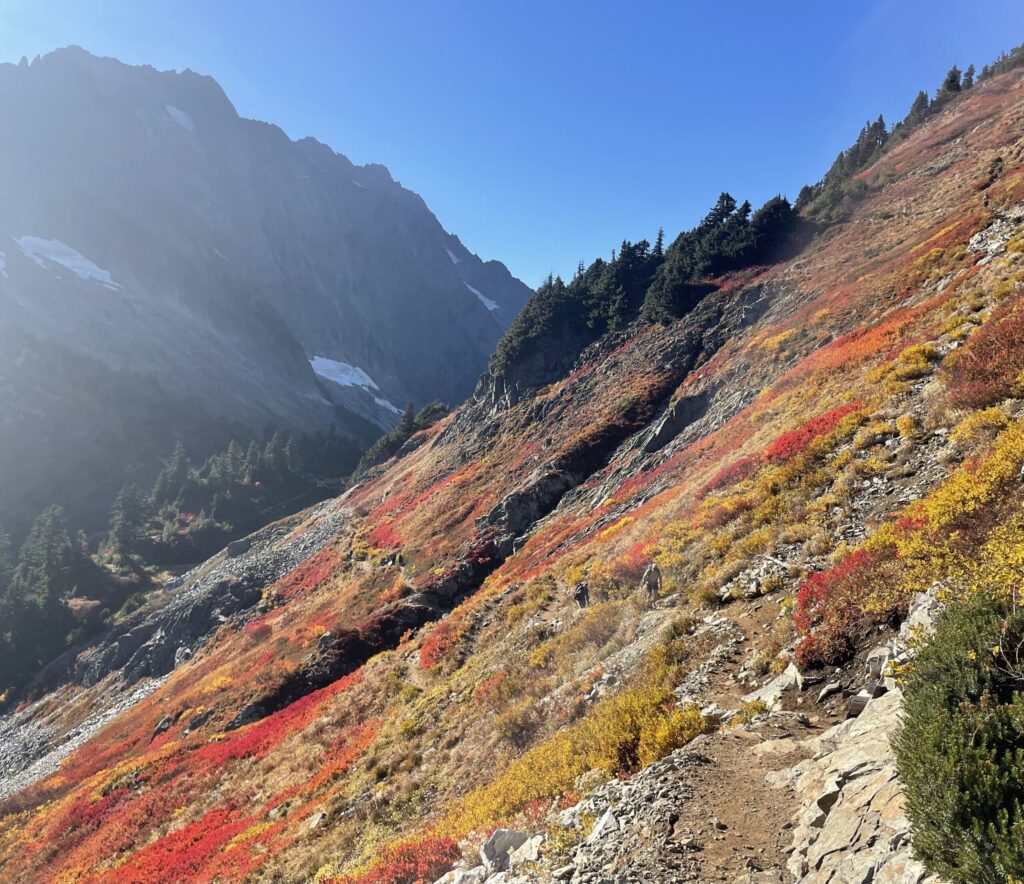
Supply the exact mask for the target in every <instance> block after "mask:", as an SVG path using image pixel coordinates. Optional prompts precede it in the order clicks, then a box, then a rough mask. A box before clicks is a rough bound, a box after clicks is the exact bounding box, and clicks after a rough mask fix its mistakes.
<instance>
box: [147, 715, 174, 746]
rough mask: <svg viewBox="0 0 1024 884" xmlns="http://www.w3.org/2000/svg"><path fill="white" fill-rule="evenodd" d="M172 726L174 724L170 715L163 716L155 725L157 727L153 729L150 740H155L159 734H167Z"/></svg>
mask: <svg viewBox="0 0 1024 884" xmlns="http://www.w3.org/2000/svg"><path fill="white" fill-rule="evenodd" d="M172 724H174V719H173V718H171V716H170V715H165V716H164V717H163V718H161V719H160V721H159V722H158V723H157V726H156V727H155V728H153V736H151V737H150V739H151V740H155V739H156V738H157V737H158V736H160V734H164V733H167V731H169V730H170V729H171V725H172Z"/></svg>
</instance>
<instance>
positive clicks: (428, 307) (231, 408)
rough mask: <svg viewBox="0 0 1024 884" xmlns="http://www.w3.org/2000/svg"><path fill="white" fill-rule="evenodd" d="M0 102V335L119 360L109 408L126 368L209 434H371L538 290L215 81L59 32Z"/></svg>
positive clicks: (497, 331) (43, 352) (476, 352)
mask: <svg viewBox="0 0 1024 884" xmlns="http://www.w3.org/2000/svg"><path fill="white" fill-rule="evenodd" d="M0 115H2V116H3V119H4V121H5V125H4V128H3V132H2V134H0V189H2V191H3V193H4V199H3V201H2V205H0V262H2V264H0V268H2V269H0V333H2V334H3V335H4V337H5V340H7V341H10V342H11V343H10V345H9V347H8V348H7V350H8V352H10V353H12V354H15V355H13V356H12V357H11V358H12V359H17V358H18V356H17V354H19V353H20V351H21V350H23V349H24V350H26V351H28V352H29V353H30V354H31V355H32V357H33V359H34V360H36V361H41V362H45V361H46V360H47V359H50V358H56V359H58V360H63V359H64V358H65V354H70V355H72V356H79V357H87V358H89V359H91V360H93V361H95V362H97V363H98V364H99V365H100V366H105V367H106V368H107V369H109V370H111V371H112V372H114V373H117V374H118V375H119V376H120V377H119V379H118V384H116V385H113V384H112V385H111V389H108V390H106V391H104V390H103V389H102V388H101V389H99V390H92V391H90V394H91V395H92V396H93V398H96V397H97V396H98V397H99V398H101V399H103V398H105V399H106V400H107V401H106V402H105V403H104V406H103V410H104V412H105V413H106V415H107V416H108V417H110V418H111V423H116V422H117V421H116V413H117V409H118V403H117V401H116V395H115V394H114V393H113V389H112V388H113V387H114V386H117V387H123V386H124V385H125V383H126V381H127V380H128V379H134V380H135V382H136V386H137V388H138V389H140V390H143V389H146V388H147V387H152V386H155V387H157V388H159V392H158V393H156V394H153V398H154V399H155V400H156V402H158V403H160V404H161V405H164V403H175V402H177V403H181V402H187V404H188V406H189V407H191V408H194V409H202V410H203V411H205V412H207V413H209V414H210V415H212V416H214V417H215V418H216V419H217V420H218V421H220V422H221V423H220V425H218V426H217V428H216V429H217V430H218V432H217V433H211V434H212V435H216V436H217V437H218V438H221V437H225V436H227V435H229V434H230V432H231V427H237V426H238V425H241V426H243V427H247V428H248V430H249V431H250V433H257V432H262V431H263V430H264V428H265V427H266V426H267V424H268V423H275V424H277V425H279V426H284V427H288V428H290V429H293V430H298V431H311V430H314V429H326V428H327V427H329V426H330V425H331V423H332V422H334V423H336V424H337V425H338V427H339V429H340V430H341V431H343V432H346V433H347V434H349V435H351V436H352V437H354V438H357V439H360V440H361V441H362V442H363V443H364V444H365V443H367V442H369V441H371V440H372V438H373V436H374V435H375V433H379V431H380V429H381V428H384V429H386V428H388V427H390V426H391V425H393V424H394V422H395V421H396V420H397V413H398V412H399V411H400V409H401V408H402V407H403V406H404V405H405V403H406V402H407V401H410V400H411V401H414V402H417V403H420V404H422V403H425V402H428V401H430V400H433V399H442V400H445V401H448V402H458V401H461V400H462V399H463V398H465V397H466V396H467V395H468V394H469V392H470V391H471V390H472V387H473V383H474V381H475V379H476V377H477V376H478V375H479V373H480V371H481V369H482V368H483V366H484V365H485V363H486V360H487V358H488V356H489V355H490V353H491V351H492V350H493V347H494V344H495V343H496V341H497V340H498V338H499V336H500V335H501V333H502V330H503V329H504V327H505V326H507V325H508V323H509V322H510V321H511V320H512V318H513V317H514V316H515V314H516V312H518V310H519V308H520V307H521V306H522V304H523V303H524V302H525V300H526V299H527V298H528V297H529V294H530V293H529V290H528V289H527V288H526V287H525V286H524V285H523V284H522V283H520V282H519V281H517V280H515V279H514V278H513V277H512V276H511V275H510V274H509V273H508V271H507V270H506V269H505V267H504V266H503V265H501V264H499V263H498V262H494V261H492V262H487V263H485V262H483V261H481V260H480V259H479V258H477V257H476V256H475V255H472V254H470V253H469V252H468V251H467V250H466V249H465V247H464V246H462V244H461V242H459V240H458V238H457V237H455V236H453V235H451V234H448V233H447V232H446V231H445V230H444V229H443V228H442V227H441V225H440V224H439V223H438V221H437V219H436V218H435V217H434V216H433V215H432V214H431V212H430V211H429V209H428V208H427V207H426V205H425V204H424V203H423V200H422V199H421V198H420V197H419V196H417V195H416V194H414V193H412V192H410V191H408V190H406V189H404V188H403V187H401V186H400V185H399V184H397V183H396V182H394V181H393V180H392V179H391V176H390V175H389V174H388V172H387V170H386V169H384V168H383V167H381V166H355V165H353V164H352V163H351V162H349V161H348V160H347V159H346V158H345V157H344V156H342V155H340V154H337V153H335V152H334V151H332V150H331V149H330V148H328V147H326V146H325V145H323V144H320V143H318V142H316V141H314V140H313V139H304V140H302V141H299V142H292V141H290V140H289V139H288V138H287V137H286V136H285V134H284V133H283V132H282V131H281V130H280V129H278V128H276V127H275V126H272V125H268V124H266V123H261V122H257V121H253V120H246V119H242V118H240V117H239V116H238V114H237V113H236V112H235V109H234V108H233V107H232V105H231V103H230V102H229V101H228V99H227V97H226V96H225V95H224V93H223V91H222V90H221V89H220V87H219V86H218V85H217V84H216V83H215V82H214V81H213V80H211V79H210V78H209V77H204V76H200V75H197V74H194V73H192V72H190V71H186V72H184V73H174V72H158V71H155V70H153V69H152V68H143V67H128V66H125V65H122V64H120V63H119V62H117V61H115V60H113V59H100V58H95V57H93V56H91V55H89V54H88V53H86V52H84V51H83V50H81V49H77V48H69V49H64V50H60V51H58V52H54V53H52V54H50V55H47V56H45V57H43V58H41V59H37V60H36V61H35V62H33V63H32V64H31V65H30V64H27V63H24V64H22V65H3V66H0ZM21 367H22V364H21V362H17V363H16V364H14V365H10V366H4V375H3V377H4V379H5V380H7V381H8V383H7V384H5V385H4V389H5V390H6V395H7V396H8V397H18V396H19V392H20V391H24V390H25V389H28V390H32V389H33V387H35V386H38V387H40V388H41V389H40V390H39V392H38V395H36V396H34V397H32V398H33V399H34V401H35V403H36V406H37V408H39V409H45V408H46V405H45V402H46V401H47V398H48V397H57V398H64V397H67V398H68V399H69V400H70V403H71V405H72V408H71V410H72V411H74V410H75V405H76V404H77V403H78V401H79V399H80V394H79V392H78V391H76V390H74V389H73V388H72V389H66V388H59V387H55V386H54V385H53V384H50V383H48V380H47V379H46V378H45V377H44V378H39V377H25V376H24V372H22V371H20V369H21ZM104 392H105V393H106V395H105V396H104ZM20 398H22V399H23V398H26V397H24V396H20ZM9 404H10V399H8V400H6V401H5V402H4V405H5V406H8V405H9ZM90 408H95V402H94V403H93V404H92V405H91V406H90ZM6 410H8V411H9V412H10V413H11V414H12V416H13V420H12V421H11V422H10V423H8V424H7V425H6V429H5V435H4V437H3V440H2V441H3V443H4V444H2V445H0V449H2V450H5V451H12V452H13V451H18V450H19V445H18V442H19V440H25V439H33V438H38V437H39V433H38V432H34V431H37V430H39V425H38V424H37V423H34V422H33V420H32V419H31V417H28V418H26V419H25V421H24V422H22V421H21V420H19V417H20V416H21V415H22V413H23V412H22V411H21V410H19V409H16V408H13V407H12V408H7V409H6ZM47 429H48V428H47ZM59 430H60V431H61V433H60V434H61V435H76V434H77V433H78V431H79V425H77V424H76V422H75V421H73V420H70V419H69V420H66V421H65V422H64V423H63V425H60V426H59ZM91 440H92V437H91V436H90V438H89V439H87V440H86V441H87V442H89V441H91ZM7 443H9V444H7ZM172 446H173V439H168V438H166V437H165V438H164V440H163V443H162V446H161V448H160V449H159V450H156V451H153V450H149V451H147V452H146V453H147V454H148V455H149V457H150V458H152V459H153V460H154V461H155V456H156V455H166V453H167V452H168V451H169V450H170V448H171V447H172ZM61 453H62V454H64V455H65V456H64V458H60V457H58V458H56V460H58V461H60V460H67V459H73V452H70V451H67V450H64V451H63V452H61ZM18 463H19V461H18V460H17V459H14V458H13V456H12V460H11V461H10V462H8V461H6V460H5V462H3V463H0V476H3V477H4V479H5V481H7V480H8V477H15V476H17V475H18V474H19V473H22V474H23V473H24V470H19V468H18ZM33 475H37V474H36V473H33ZM115 490H116V489H115ZM0 491H3V492H5V493H9V494H10V495H13V496H16V495H17V494H19V493H20V488H18V487H12V488H11V489H10V490H9V491H8V489H6V488H4V489H0ZM26 493H27V492H26ZM50 502H52V499H50V500H45V501H43V504H44V505H45V504H46V503H50ZM40 508H41V507H40Z"/></svg>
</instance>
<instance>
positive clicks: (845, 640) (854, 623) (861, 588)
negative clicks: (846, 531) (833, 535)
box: [793, 550, 876, 666]
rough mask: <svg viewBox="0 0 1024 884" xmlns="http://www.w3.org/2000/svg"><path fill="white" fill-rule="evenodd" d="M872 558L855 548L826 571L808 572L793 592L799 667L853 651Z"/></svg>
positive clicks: (834, 660) (830, 660) (835, 660)
mask: <svg viewBox="0 0 1024 884" xmlns="http://www.w3.org/2000/svg"><path fill="white" fill-rule="evenodd" d="M875 566H876V559H875V557H874V556H873V555H871V553H869V552H867V551H866V550H855V551H854V552H852V553H850V554H849V555H848V556H847V557H846V558H844V559H843V560H842V561H841V562H840V563H839V564H838V565H836V566H835V567H834V568H831V569H829V570H828V571H821V572H819V573H817V574H812V575H811V576H810V577H808V578H807V580H805V581H804V582H803V583H802V584H801V586H800V589H799V590H798V591H797V594H796V609H795V610H794V611H793V625H794V626H795V627H796V629H797V631H798V632H799V633H801V634H802V635H803V640H802V641H801V642H800V644H799V645H798V646H797V649H796V661H797V665H799V666H814V665H821V664H831V663H838V662H840V661H841V660H843V659H845V658H846V657H848V656H849V655H850V653H851V652H852V651H853V642H854V638H855V636H856V633H857V629H858V628H859V626H860V624H861V622H862V620H863V614H862V612H861V609H860V602H861V601H862V599H863V598H864V597H865V596H866V595H867V589H866V586H867V585H869V584H870V582H871V579H872V574H871V572H872V571H873V569H874V568H875Z"/></svg>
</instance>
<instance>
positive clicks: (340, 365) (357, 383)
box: [309, 356, 380, 390]
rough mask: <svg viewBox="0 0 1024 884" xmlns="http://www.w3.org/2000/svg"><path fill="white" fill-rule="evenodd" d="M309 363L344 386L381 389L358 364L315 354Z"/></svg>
mask: <svg viewBox="0 0 1024 884" xmlns="http://www.w3.org/2000/svg"><path fill="white" fill-rule="evenodd" d="M309 364H310V365H311V366H312V367H313V371H315V372H316V373H317V374H318V375H320V377H322V378H326V379H327V380H329V381H334V383H336V384H340V385H341V386H343V387H362V388H363V389H364V390H379V389H380V387H378V386H377V383H376V381H374V379H373V378H371V377H370V376H369V375H368V374H367V373H366V372H365V371H363V370H362V369H361V368H359V367H358V366H356V365H349V364H348V363H347V362H338V361H337V360H334V359H328V358H327V357H326V356H314V357H313V358H312V359H310V360H309Z"/></svg>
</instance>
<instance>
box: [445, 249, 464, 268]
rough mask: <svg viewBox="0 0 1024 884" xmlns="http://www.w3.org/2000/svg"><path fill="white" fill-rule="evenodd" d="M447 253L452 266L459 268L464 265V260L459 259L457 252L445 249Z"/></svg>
mask: <svg viewBox="0 0 1024 884" xmlns="http://www.w3.org/2000/svg"><path fill="white" fill-rule="evenodd" d="M445 251H446V252H447V253H448V257H449V258H451V260H452V264H454V265H455V266H456V267H458V266H459V265H460V264H461V263H462V260H461V259H460V258H459V256H458V255H456V254H455V252H453V251H452V250H451V249H445Z"/></svg>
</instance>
